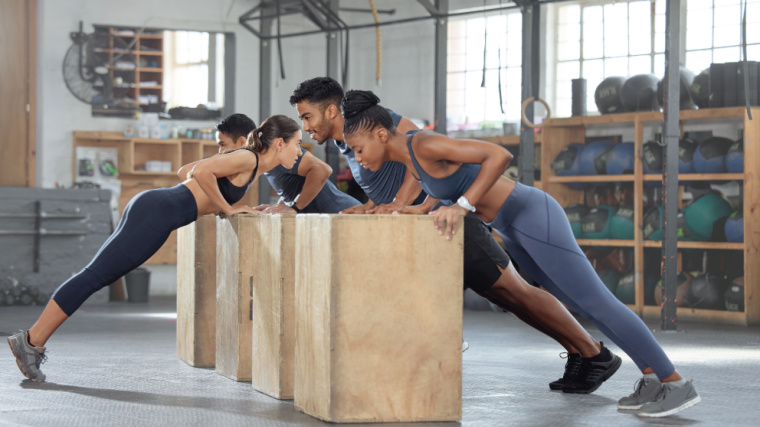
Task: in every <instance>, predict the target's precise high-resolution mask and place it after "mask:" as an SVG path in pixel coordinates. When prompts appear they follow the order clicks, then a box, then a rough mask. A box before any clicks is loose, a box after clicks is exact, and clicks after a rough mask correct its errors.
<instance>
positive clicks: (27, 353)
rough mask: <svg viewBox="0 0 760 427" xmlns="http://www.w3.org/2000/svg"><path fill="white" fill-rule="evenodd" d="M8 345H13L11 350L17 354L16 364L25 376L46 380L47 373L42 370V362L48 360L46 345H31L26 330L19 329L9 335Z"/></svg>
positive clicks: (39, 380)
mask: <svg viewBox="0 0 760 427" xmlns="http://www.w3.org/2000/svg"><path fill="white" fill-rule="evenodd" d="M8 345H10V346H11V351H12V352H13V355H14V356H16V364H17V365H18V368H19V369H21V373H22V374H24V376H26V377H27V378H29V379H30V380H32V381H36V382H43V381H45V374H43V373H42V371H40V364H41V363H44V362H45V360H47V356H45V347H34V346H31V345H29V342H28V341H27V332H26V331H18V333H16V334H14V335H11V336H9V337H8Z"/></svg>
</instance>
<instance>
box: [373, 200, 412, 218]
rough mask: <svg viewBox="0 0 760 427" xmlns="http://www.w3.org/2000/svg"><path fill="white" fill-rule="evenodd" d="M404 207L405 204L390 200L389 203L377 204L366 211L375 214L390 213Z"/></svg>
mask: <svg viewBox="0 0 760 427" xmlns="http://www.w3.org/2000/svg"><path fill="white" fill-rule="evenodd" d="M405 207H406V206H404V205H403V204H401V203H396V202H391V203H386V204H384V205H380V206H377V207H375V208H374V209H369V210H367V213H368V214H377V215H383V214H392V213H396V212H398V211H400V210H402V209H404V208H405Z"/></svg>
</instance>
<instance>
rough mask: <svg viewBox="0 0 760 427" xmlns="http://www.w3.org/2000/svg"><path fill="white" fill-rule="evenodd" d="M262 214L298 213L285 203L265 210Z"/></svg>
mask: <svg viewBox="0 0 760 427" xmlns="http://www.w3.org/2000/svg"><path fill="white" fill-rule="evenodd" d="M261 213H264V214H296V213H298V212H297V211H296V210H295V209H293V208H291V207H288V206H287V205H286V204H284V203H278V204H276V205H274V206H270V207H268V208H266V209H264V210H263V211H262V212H261Z"/></svg>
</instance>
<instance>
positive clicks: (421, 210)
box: [394, 205, 430, 215]
mask: <svg viewBox="0 0 760 427" xmlns="http://www.w3.org/2000/svg"><path fill="white" fill-rule="evenodd" d="M429 212H430V211H429V210H427V209H426V208H425V207H424V206H423V205H414V206H407V207H405V208H401V209H399V210H398V211H396V212H394V214H401V215H427V214H428V213H429Z"/></svg>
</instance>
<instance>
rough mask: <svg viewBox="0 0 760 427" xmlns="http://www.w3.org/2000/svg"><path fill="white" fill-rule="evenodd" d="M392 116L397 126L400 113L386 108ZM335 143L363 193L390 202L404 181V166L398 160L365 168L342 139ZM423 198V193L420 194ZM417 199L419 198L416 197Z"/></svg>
mask: <svg viewBox="0 0 760 427" xmlns="http://www.w3.org/2000/svg"><path fill="white" fill-rule="evenodd" d="M386 111H388V113H390V115H391V117H392V118H393V125H394V126H398V124H399V123H400V122H401V119H402V117H401V115H400V114H397V113H395V112H393V111H392V110H389V109H387V108H386ZM335 145H336V146H337V147H338V149H339V150H340V152H341V153H342V154H343V155H345V156H346V161H348V167H349V168H351V174H352V175H353V176H354V180H356V183H357V184H359V186H360V187H361V188H362V190H364V193H365V194H366V195H367V197H369V199H370V200H372V201H373V202H375V204H377V205H383V204H386V203H391V202H392V201H393V199H394V198H395V197H396V193H398V189H399V187H401V184H402V183H403V182H404V175H405V174H406V166H404V165H403V164H402V163H398V162H385V163H383V165H382V166H381V167H380V170H378V171H377V172H372V171H371V170H369V169H365V168H363V167H362V165H360V164H359V162H357V161H356V158H355V157H354V152H353V150H351V149H350V148H349V147H348V145H347V144H346V143H345V142H343V141H335ZM421 197H422V200H424V195H423V196H421ZM418 200H419V198H418Z"/></svg>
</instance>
